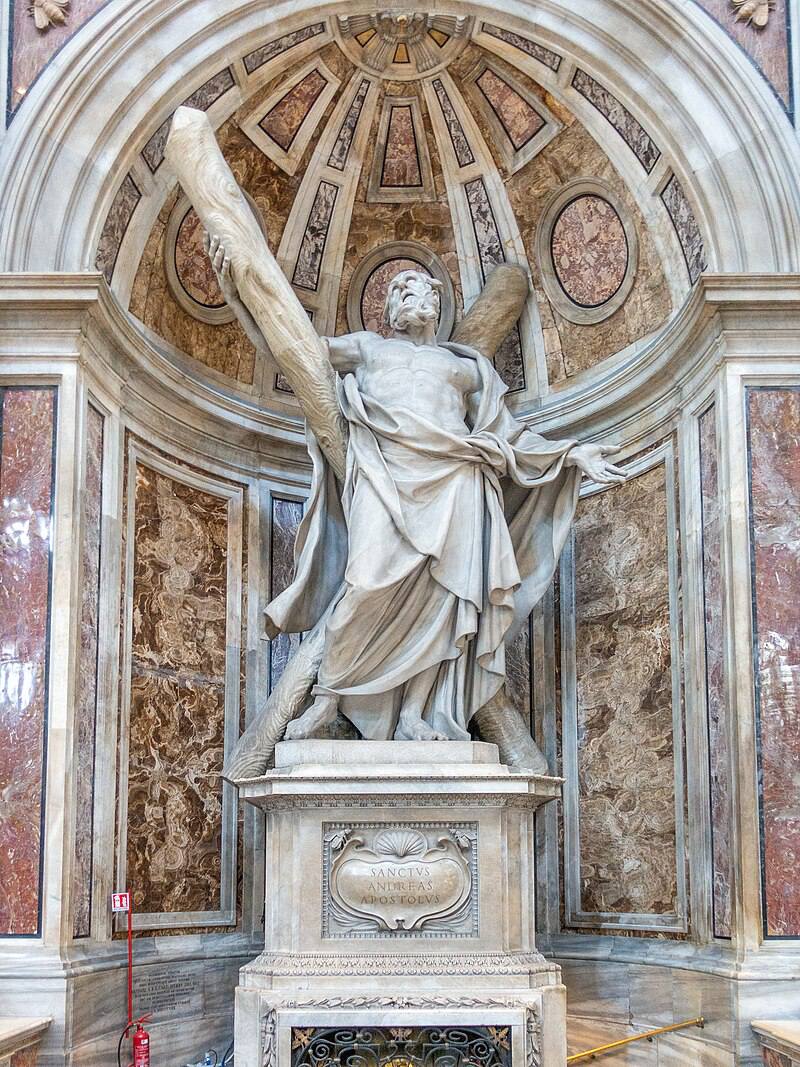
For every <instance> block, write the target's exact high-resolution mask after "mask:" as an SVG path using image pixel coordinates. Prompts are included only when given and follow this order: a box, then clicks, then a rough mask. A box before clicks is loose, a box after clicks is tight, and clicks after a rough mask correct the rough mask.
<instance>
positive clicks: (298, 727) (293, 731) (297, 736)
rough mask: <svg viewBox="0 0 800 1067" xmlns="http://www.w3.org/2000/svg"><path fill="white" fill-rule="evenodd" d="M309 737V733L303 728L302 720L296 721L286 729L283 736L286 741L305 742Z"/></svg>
mask: <svg viewBox="0 0 800 1067" xmlns="http://www.w3.org/2000/svg"><path fill="white" fill-rule="evenodd" d="M307 737H308V731H307V730H306V728H305V727H304V726H303V720H302V719H295V720H294V722H290V723H289V725H288V726H287V727H286V731H285V733H284V735H283V739H284V741H304V740H305V739H306V738H307Z"/></svg>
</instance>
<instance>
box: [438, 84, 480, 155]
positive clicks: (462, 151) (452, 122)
mask: <svg viewBox="0 0 800 1067" xmlns="http://www.w3.org/2000/svg"><path fill="white" fill-rule="evenodd" d="M433 91H434V92H435V93H436V98H437V99H438V101H439V106H440V107H441V109H442V115H443V117H444V121H445V124H446V125H447V131H448V133H449V134H450V141H451V143H452V145H453V151H454V152H455V154H456V159H457V160H458V165H459V167H468V166H469V165H470V163H474V162H475V156H474V155H473V154H472V149H471V148H470V146H469V141H468V140H467V136H466V134H465V133H464V127H463V126H462V125H461V123H460V121H459V118H458V115H457V114H456V111H455V108H454V107H453V102H452V101H451V99H450V97H449V96H448V95H447V90H446V89H445V87H444V85H443V84H442V81H441V79H440V78H434V79H433Z"/></svg>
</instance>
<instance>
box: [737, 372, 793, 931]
mask: <svg viewBox="0 0 800 1067" xmlns="http://www.w3.org/2000/svg"><path fill="white" fill-rule="evenodd" d="M747 414H748V442H749V451H750V543H751V551H752V557H753V558H752V578H753V628H754V637H755V650H754V654H755V670H756V706H757V715H758V718H757V726H758V762H759V787H760V797H759V802H760V803H759V807H760V816H761V855H762V872H761V876H762V884H763V896H764V900H763V913H764V933H765V936H766V937H768V938H774V937H800V880H798V877H797V869H798V857H800V612H798V604H800V388H781V387H777V386H776V387H769V388H761V389H756V388H753V389H749V390H748V394H747Z"/></svg>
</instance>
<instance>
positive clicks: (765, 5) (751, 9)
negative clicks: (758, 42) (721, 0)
mask: <svg viewBox="0 0 800 1067" xmlns="http://www.w3.org/2000/svg"><path fill="white" fill-rule="evenodd" d="M731 4H732V5H733V6H734V8H736V22H746V23H747V24H748V26H756V27H757V28H758V29H759V30H763V29H764V27H765V26H766V25H767V23H768V22H769V14H770V11H772V9H773V7H774V6H775V0H731Z"/></svg>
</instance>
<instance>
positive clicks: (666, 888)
mask: <svg viewBox="0 0 800 1067" xmlns="http://www.w3.org/2000/svg"><path fill="white" fill-rule="evenodd" d="M668 491H669V490H668V487H667V484H666V470H665V467H664V465H662V464H659V465H658V466H657V467H654V468H653V469H651V470H649V471H647V472H645V473H643V474H640V475H638V476H637V477H634V478H632V479H631V480H630V481H628V482H627V483H626V484H625V485H621V486H618V487H615V488H613V489H611V490H607V491H604V492H601V493H598V494H596V495H594V496H590V497H588V498H586V499H585V500H583V501H582V502H581V504H580V506H579V510H578V516H577V521H576V526H575V556H574V590H575V591H574V596H575V604H574V617H575V634H574V649H575V674H576V692H575V703H576V714H577V754H576V756H577V770H578V781H577V820H578V826H579V838H580V856H579V860H580V872H579V877H577V878H576V884H577V886H578V890H577V891H578V893H579V897H580V903H579V910H580V912H582V913H584V914H587V913H588V914H600V915H603V914H605V915H624V914H627V913H639V914H646V915H650V914H656V915H657V914H669V913H675V912H676V911H678V907H679V900H678V879H677V864H678V844H677V836H676V821H675V788H676V787H675V747H676V745H679V744H681V739H680V738H675V737H674V736H673V707H672V654H673V653H672V643H671V636H670V634H671V619H670V595H669V565H668V551H669V549H668V542H667V539H668V536H669V533H671V531H669V530H668V509H667V492H668Z"/></svg>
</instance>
